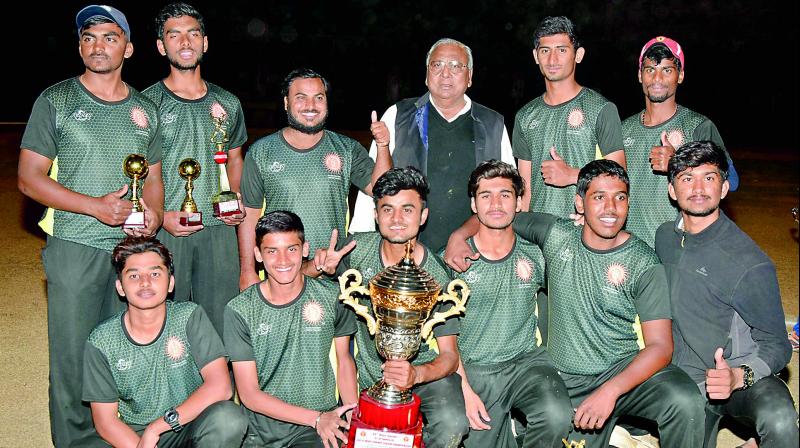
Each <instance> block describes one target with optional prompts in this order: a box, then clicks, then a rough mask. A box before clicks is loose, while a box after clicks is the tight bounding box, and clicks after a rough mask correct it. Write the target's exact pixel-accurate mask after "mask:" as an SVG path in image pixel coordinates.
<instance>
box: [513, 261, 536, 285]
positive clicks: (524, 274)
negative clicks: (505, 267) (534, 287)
mask: <svg viewBox="0 0 800 448" xmlns="http://www.w3.org/2000/svg"><path fill="white" fill-rule="evenodd" d="M515 270H516V272H517V277H518V278H519V279H520V280H522V281H523V282H529V281H531V277H532V276H533V263H531V261H530V260H528V259H527V258H522V257H520V258H518V259H517V266H516V267H515Z"/></svg>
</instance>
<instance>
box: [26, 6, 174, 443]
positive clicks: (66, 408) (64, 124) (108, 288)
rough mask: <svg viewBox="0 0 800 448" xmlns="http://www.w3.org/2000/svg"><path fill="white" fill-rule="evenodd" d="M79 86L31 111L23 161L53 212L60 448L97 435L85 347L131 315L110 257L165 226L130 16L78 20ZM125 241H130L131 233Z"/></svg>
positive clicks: (54, 419)
mask: <svg viewBox="0 0 800 448" xmlns="http://www.w3.org/2000/svg"><path fill="white" fill-rule="evenodd" d="M75 25H76V27H77V29H78V53H79V54H80V56H81V59H82V60H83V64H84V66H85V67H86V68H85V70H84V72H83V73H82V74H81V75H80V76H76V77H74V78H70V79H67V80H65V81H62V82H59V83H57V84H55V85H53V86H51V87H49V88H47V89H46V90H45V91H44V92H42V94H41V95H40V96H39V98H37V99H36V102H35V103H34V105H33V110H32V112H31V117H30V119H29V120H28V124H27V126H26V127H25V134H24V135H23V137H22V142H21V144H20V148H21V151H20V154H19V167H18V171H17V174H18V176H17V181H18V186H19V189H20V191H21V192H22V193H23V194H25V195H26V196H29V197H30V198H31V199H33V200H35V201H37V202H39V203H41V204H43V205H45V206H47V207H49V209H48V212H47V214H46V215H45V218H44V219H43V220H42V222H41V223H40V226H41V227H42V228H43V229H44V230H45V232H46V233H47V234H48V236H47V246H46V248H45V250H44V252H43V255H42V262H43V264H44V267H45V274H46V275H47V296H48V300H47V313H48V319H47V321H48V324H47V332H48V342H49V361H50V362H49V365H50V389H49V395H50V432H51V434H52V438H53V444H54V445H56V446H57V447H62V446H68V445H70V444H72V443H76V444H77V445H80V442H79V441H80V440H81V439H83V438H84V437H86V436H91V435H92V434H93V433H94V427H93V426H92V421H91V414H90V412H89V408H88V407H86V406H84V405H82V404H81V398H80V384H81V372H82V365H83V363H82V359H83V344H84V342H86V337H87V336H89V332H90V331H92V328H94V327H95V326H96V325H97V324H98V323H99V322H100V321H102V320H103V319H104V318H106V317H108V316H110V315H112V314H114V313H115V312H117V311H119V310H121V309H122V307H123V303H122V302H121V301H120V300H119V297H118V296H117V293H116V291H115V289H114V279H115V275H114V270H113V269H112V267H111V265H110V264H109V263H108V256H109V254H110V253H111V251H112V249H113V248H114V246H116V244H117V243H119V242H120V241H121V240H122V238H123V237H124V236H125V234H126V233H128V234H132V235H152V234H154V233H155V232H156V230H157V229H158V227H159V226H160V225H161V214H162V204H163V202H164V190H163V184H162V183H161V138H160V131H159V125H158V123H159V116H158V110H157V108H156V107H155V105H154V104H153V103H152V102H151V101H150V100H149V99H147V98H146V97H144V96H143V95H142V94H141V93H139V92H138V91H137V90H136V89H134V88H133V87H131V86H129V85H128V84H126V83H125V82H123V81H122V66H123V63H124V61H125V60H126V59H128V58H129V57H131V55H132V54H133V44H132V43H131V32H130V27H129V25H128V21H127V19H126V18H125V15H124V14H123V13H122V12H120V11H119V10H117V9H115V8H112V7H109V6H104V5H89V6H87V7H85V8H83V9H81V10H80V11H79V12H78V14H77V16H76V18H75ZM130 154H137V155H140V156H144V157H145V159H146V160H147V162H148V164H149V173H148V174H147V177H146V179H145V180H144V186H143V187H142V191H141V204H142V206H143V207H144V210H145V227H143V228H136V229H123V228H122V225H123V223H125V221H126V219H127V218H128V216H130V214H131V210H132V202H131V201H129V200H128V197H129V195H130V194H131V192H129V191H128V190H129V186H128V185H129V184H130V183H131V179H130V178H128V176H126V175H125V173H124V172H123V169H122V165H123V161H124V160H125V159H126V157H127V156H128V155H130ZM123 232H124V233H123Z"/></svg>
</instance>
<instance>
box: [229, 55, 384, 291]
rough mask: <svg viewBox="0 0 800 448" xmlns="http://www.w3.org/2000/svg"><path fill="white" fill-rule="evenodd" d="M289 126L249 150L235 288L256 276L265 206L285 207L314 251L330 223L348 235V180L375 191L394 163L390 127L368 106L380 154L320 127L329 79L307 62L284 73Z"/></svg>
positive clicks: (268, 208) (322, 244) (270, 208)
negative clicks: (297, 220) (257, 241)
mask: <svg viewBox="0 0 800 448" xmlns="http://www.w3.org/2000/svg"><path fill="white" fill-rule="evenodd" d="M281 93H282V95H283V105H284V108H285V109H286V117H287V120H288V126H287V127H285V128H283V129H281V130H280V131H278V132H275V133H274V134H271V135H268V136H266V137H263V138H260V139H259V140H257V141H256V142H255V143H253V144H252V145H251V146H250V148H249V149H248V151H247V156H246V157H245V162H244V171H243V173H242V198H243V201H244V205H245V210H246V211H247V216H246V217H245V220H244V222H243V223H242V224H241V225H240V226H239V235H238V236H239V257H240V266H241V274H240V279H239V288H240V289H242V290H243V289H245V288H247V287H248V286H250V285H253V284H255V283H258V281H259V277H258V274H257V273H256V269H255V261H254V260H253V255H252V253H253V248H254V247H256V245H255V243H254V242H253V236H254V235H255V226H256V222H257V221H258V217H259V216H260V215H261V209H262V206H263V205H264V202H265V201H266V209H265V213H268V212H271V211H274V210H288V211H291V212H294V213H297V214H298V215H299V216H300V217H301V218H302V219H303V223H304V224H305V226H306V229H307V230H308V232H307V237H308V243H309V246H310V250H311V251H316V249H319V248H325V247H327V243H328V239H329V236H330V234H331V229H337V230H338V234H339V235H341V236H344V235H346V228H345V223H346V220H347V212H348V209H347V196H348V194H349V191H350V185H351V184H353V185H355V186H357V187H358V188H359V189H360V190H361V191H363V192H365V193H367V194H369V195H372V185H373V184H374V183H375V181H376V180H377V179H378V177H380V175H381V174H383V173H384V172H385V171H386V170H388V169H389V168H391V167H392V159H391V156H390V155H389V150H388V145H389V130H388V129H387V128H386V124H384V123H383V122H381V121H377V116H376V114H375V111H373V112H372V124H371V126H370V129H371V131H372V135H373V137H374V138H375V141H376V142H378V147H379V150H378V158H377V160H376V161H375V162H373V161H372V159H370V158H369V155H368V153H367V150H366V149H364V147H363V146H361V144H360V143H358V142H357V141H355V140H353V139H351V138H349V137H346V136H344V135H341V134H338V133H336V132H332V131H329V130H326V129H325V122H326V120H327V118H328V81H327V80H326V79H325V78H324V77H322V75H320V74H319V73H317V72H315V71H314V70H311V69H297V70H293V71H292V72H291V73H289V74H288V75H287V76H286V78H285V79H284V82H283V86H282V92H281Z"/></svg>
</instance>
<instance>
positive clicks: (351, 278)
mask: <svg viewBox="0 0 800 448" xmlns="http://www.w3.org/2000/svg"><path fill="white" fill-rule="evenodd" d="M412 253H413V246H412V245H411V243H410V242H409V243H406V253H405V257H404V258H403V259H402V260H401V261H400V262H399V263H398V264H396V265H394V266H390V267H388V268H386V269H384V270H383V271H381V272H380V273H378V274H377V275H376V276H375V277H373V278H372V279H371V280H370V282H369V289H367V288H366V287H364V286H362V285H361V281H362V277H361V274H360V273H359V272H358V271H357V270H355V269H350V270H348V271H346V272H345V273H344V274H342V276H341V277H339V286H340V288H341V291H342V293H341V295H340V296H339V299H340V300H341V301H342V302H344V303H345V304H346V305H349V306H351V307H352V308H353V309H354V310H355V312H356V314H358V315H359V316H361V317H363V318H364V319H365V320H366V321H367V327H368V328H369V332H370V334H372V335H374V336H375V347H376V348H377V349H378V353H379V354H380V355H381V356H382V357H383V358H384V359H387V360H408V359H410V358H412V357H413V356H414V355H415V354H416V353H417V350H418V349H419V345H420V342H421V341H422V340H423V339H427V338H428V336H429V335H430V332H431V330H432V329H433V326H434V325H436V324H438V323H441V322H444V321H445V320H446V319H447V318H448V317H451V316H455V315H457V314H461V313H463V312H464V310H465V308H464V303H465V302H466V301H467V298H468V297H469V288H467V284H466V283H464V281H462V280H453V281H452V282H450V284H449V285H448V286H447V292H446V293H442V294H440V292H441V286H440V285H439V284H438V283H437V282H436V280H434V278H433V277H432V276H431V275H430V274H429V273H428V272H426V271H425V270H423V269H421V268H419V267H418V266H417V265H416V263H414V258H413V256H412ZM459 296H460V297H459ZM358 297H368V298H370V299H371V301H372V310H373V312H374V315H375V317H373V316H372V315H371V314H370V313H369V308H368V307H367V306H366V305H362V304H360V303H358ZM440 301H441V302H452V304H453V306H452V307H451V308H450V309H448V310H447V311H444V312H438V313H435V314H434V315H433V317H432V318H431V319H428V317H429V315H430V313H431V310H432V309H433V307H434V305H435V304H436V303H437V302H440ZM361 349H362V350H369V348H368V347H362V348H361ZM419 406H420V399H419V396H417V395H416V394H413V393H412V392H411V391H410V390H407V389H401V388H398V387H396V386H393V385H390V384H386V383H385V382H384V381H383V380H381V381H379V382H378V383H376V384H374V385H373V386H371V387H369V388H368V389H366V390H364V391H362V392H361V396H360V397H359V401H358V407H357V408H356V409H355V411H354V413H353V418H352V422H351V424H350V434H349V436H348V447H351V448H359V446H370V447H372V446H382V445H384V446H404V447H406V446H407V447H409V448H411V447H413V448H420V447H422V446H423V445H422V415H421V414H420V412H419Z"/></svg>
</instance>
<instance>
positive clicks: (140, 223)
mask: <svg viewBox="0 0 800 448" xmlns="http://www.w3.org/2000/svg"><path fill="white" fill-rule="evenodd" d="M122 171H123V172H124V173H125V175H126V176H128V177H130V178H131V187H130V190H131V202H132V203H133V207H132V209H131V214H130V215H129V216H128V219H126V220H125V223H124V224H123V225H122V227H123V228H125V229H141V228H143V227H145V220H144V209H143V208H142V204H141V203H140V202H139V181H140V180H142V179H144V178H145V177H147V173H148V172H149V171H150V166H149V165H148V164H147V159H145V158H144V156H142V155H140V154H129V155H128V156H127V157H125V160H124V161H123V162H122Z"/></svg>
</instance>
